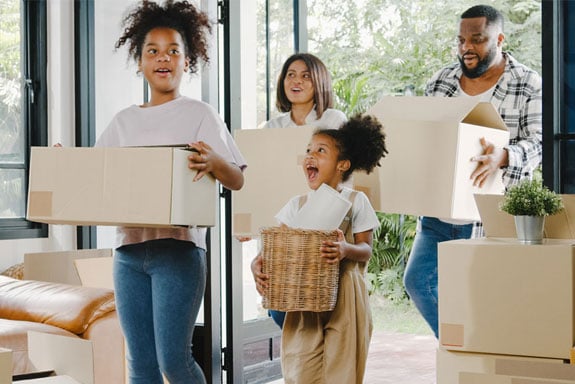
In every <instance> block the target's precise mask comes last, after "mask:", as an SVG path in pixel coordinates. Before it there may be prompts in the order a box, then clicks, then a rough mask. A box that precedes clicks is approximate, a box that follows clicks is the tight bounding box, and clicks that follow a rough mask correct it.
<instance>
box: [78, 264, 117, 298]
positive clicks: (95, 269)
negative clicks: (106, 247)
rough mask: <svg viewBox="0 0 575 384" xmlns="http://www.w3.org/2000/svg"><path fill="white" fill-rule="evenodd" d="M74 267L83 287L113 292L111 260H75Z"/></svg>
mask: <svg viewBox="0 0 575 384" xmlns="http://www.w3.org/2000/svg"><path fill="white" fill-rule="evenodd" d="M74 266H75V267H76V270H77V271H78V276H80V281H81V282H82V285H83V286H84V287H93V288H106V289H111V290H114V278H113V259H112V258H111V257H93V258H85V259H76V260H74Z"/></svg>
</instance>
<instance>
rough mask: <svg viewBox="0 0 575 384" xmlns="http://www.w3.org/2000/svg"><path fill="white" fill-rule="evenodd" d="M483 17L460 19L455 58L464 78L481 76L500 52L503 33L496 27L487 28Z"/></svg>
mask: <svg viewBox="0 0 575 384" xmlns="http://www.w3.org/2000/svg"><path fill="white" fill-rule="evenodd" d="M486 23H487V19H486V18H485V17H476V18H471V19H461V21H460V23H459V34H458V36H457V41H458V43H457V58H458V59H459V63H460V64H461V69H462V71H463V74H464V75H465V76H466V77H469V78H471V79H475V78H478V77H480V76H481V75H483V74H484V73H485V72H486V71H487V70H488V69H489V67H490V66H491V64H493V61H494V60H495V58H496V57H497V55H498V54H499V53H500V52H501V44H502V43H503V39H504V36H503V33H501V31H500V30H499V28H498V27H497V26H496V25H490V26H487V25H486Z"/></svg>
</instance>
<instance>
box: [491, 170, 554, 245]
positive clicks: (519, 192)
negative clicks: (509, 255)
mask: <svg viewBox="0 0 575 384" xmlns="http://www.w3.org/2000/svg"><path fill="white" fill-rule="evenodd" d="M499 208H500V209H501V210H502V211H504V212H507V213H509V214H510V215H513V216H514V217H515V229H516V230H517V238H518V239H519V240H520V241H521V242H523V243H526V244H540V243H541V241H542V239H543V226H544V224H545V216H548V215H554V214H556V213H558V212H559V211H561V210H562V209H563V201H562V200H561V197H560V196H559V195H557V194H556V193H555V192H553V191H551V190H550V189H549V188H547V187H546V186H544V185H543V183H542V182H541V180H537V179H533V180H528V179H526V180H523V181H521V182H519V183H518V184H516V185H514V186H511V187H509V189H508V190H507V191H506V192H505V196H504V198H503V201H502V203H501V205H500V207H499Z"/></svg>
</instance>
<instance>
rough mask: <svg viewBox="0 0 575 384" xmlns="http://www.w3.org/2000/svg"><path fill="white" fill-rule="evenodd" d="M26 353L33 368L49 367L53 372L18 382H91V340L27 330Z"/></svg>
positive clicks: (87, 383) (43, 368)
mask: <svg viewBox="0 0 575 384" xmlns="http://www.w3.org/2000/svg"><path fill="white" fill-rule="evenodd" d="M28 356H29V358H30V361H31V362H32V364H33V366H34V367H35V368H36V370H37V371H50V370H53V371H54V372H55V374H56V375H57V376H53V377H50V378H45V379H32V380H24V381H21V382H22V383H53V384H80V383H81V384H94V360H93V353H92V342H91V341H88V340H84V339H79V338H75V337H68V336H62V335H55V334H49V333H42V332H35V331H28Z"/></svg>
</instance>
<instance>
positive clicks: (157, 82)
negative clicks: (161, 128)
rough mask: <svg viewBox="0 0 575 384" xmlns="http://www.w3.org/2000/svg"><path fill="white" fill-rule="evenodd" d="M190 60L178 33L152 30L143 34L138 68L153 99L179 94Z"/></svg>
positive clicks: (162, 29) (166, 29)
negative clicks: (144, 36) (147, 84)
mask: <svg viewBox="0 0 575 384" xmlns="http://www.w3.org/2000/svg"><path fill="white" fill-rule="evenodd" d="M188 66H189V60H188V58H187V57H186V55H185V46H184V41H183V40H182V36H181V35H180V33H179V32H177V31H176V30H174V29H171V28H154V29H152V30H151V31H150V32H148V34H147V35H146V40H145V41H144V45H143V47H142V57H141V58H140V62H139V68H140V71H142V73H143V74H144V77H145V78H146V80H148V83H149V84H150V89H151V90H152V103H153V102H154V98H155V97H156V98H158V97H160V98H169V97H176V96H178V95H179V87H180V82H181V80H182V75H183V73H184V72H185V71H187V70H188Z"/></svg>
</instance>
